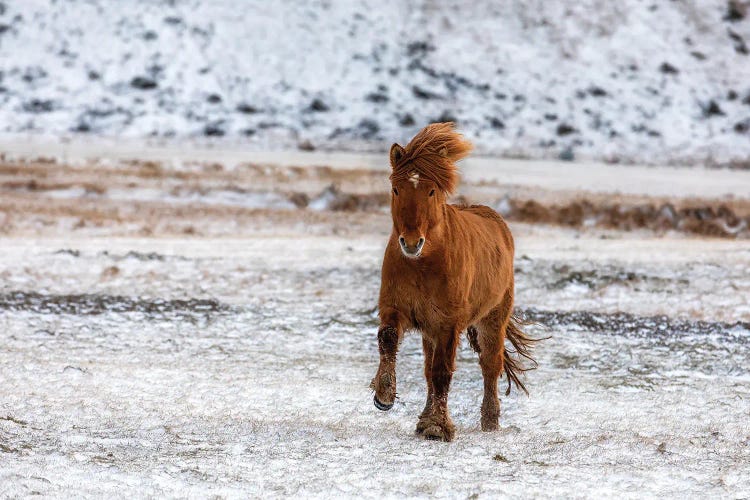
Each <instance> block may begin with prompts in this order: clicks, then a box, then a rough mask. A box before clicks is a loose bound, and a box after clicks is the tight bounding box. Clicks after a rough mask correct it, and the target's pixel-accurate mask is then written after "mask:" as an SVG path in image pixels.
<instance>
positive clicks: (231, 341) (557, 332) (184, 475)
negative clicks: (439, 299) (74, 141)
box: [0, 231, 750, 498]
mask: <svg viewBox="0 0 750 500" xmlns="http://www.w3.org/2000/svg"><path fill="white" fill-rule="evenodd" d="M519 232H520V233H521V237H520V241H519V249H520V251H521V254H522V255H523V257H522V260H521V269H522V272H521V273H519V291H518V295H519V305H520V306H521V307H524V308H538V309H543V310H545V311H552V312H555V313H558V312H562V311H565V310H579V311H584V312H585V314H586V315H590V316H591V318H590V321H589V322H588V323H585V324H584V326H582V325H581V324H579V323H578V322H577V321H575V320H571V319H569V318H566V317H565V316H560V321H561V323H559V324H555V325H554V326H553V327H551V329H549V330H541V329H535V330H533V331H534V332H535V333H536V334H538V335H548V334H551V335H552V339H551V340H548V341H546V342H544V343H543V344H542V345H541V346H540V348H539V349H538V356H539V362H540V367H539V369H538V370H537V371H534V372H531V373H530V374H529V375H528V378H527V381H528V385H529V387H530V389H531V396H530V397H529V398H527V397H525V396H519V395H518V394H516V393H513V394H512V395H511V396H510V397H503V398H502V407H503V414H502V417H501V427H502V429H501V430H500V431H499V432H497V433H491V434H488V433H483V432H481V431H480V430H479V406H480V403H481V394H482V382H481V377H480V372H479V368H478V364H477V360H476V359H475V355H474V354H473V353H472V351H471V350H470V348H469V347H468V345H466V343H464V345H463V346H462V348H461V351H460V354H459V362H458V371H457V373H456V375H455V378H454V384H453V387H452V391H451V396H450V405H451V408H452V413H453V418H454V420H455V422H456V424H457V426H458V437H457V439H456V441H455V442H454V443H451V444H444V443H436V442H426V441H424V440H422V439H421V438H420V437H417V436H415V435H414V434H413V428H414V425H415V423H416V416H417V415H418V412H419V411H420V410H421V405H422V404H423V399H424V391H425V389H424V383H423V380H422V377H421V363H422V356H421V348H420V343H419V341H418V339H417V338H416V337H409V338H407V340H406V341H405V343H404V346H403V347H402V350H401V354H400V361H399V366H398V371H399V377H400V399H399V400H398V401H397V404H396V406H395V408H394V409H393V410H391V411H390V412H388V413H382V412H379V411H378V410H376V409H375V408H374V407H373V405H372V395H371V391H370V390H369V389H368V383H369V380H370V378H371V377H372V375H373V373H374V370H375V368H376V363H377V346H376V339H375V332H376V329H377V324H376V322H375V319H374V309H373V307H374V303H375V297H376V295H377V288H378V268H379V261H380V257H381V250H382V247H383V242H382V239H381V238H373V237H366V236H365V237H360V238H357V239H351V238H338V237H308V238H289V237H262V238H253V237H247V238H242V239H221V240H196V239H187V240H185V239H158V238H157V239H88V238H82V239H64V240H59V239H42V240H31V239H27V238H19V239H15V238H9V239H6V240H5V241H4V242H3V245H4V248H3V252H2V256H1V257H0V275H2V277H3V281H2V282H3V290H2V292H0V331H1V332H2V333H1V335H2V340H1V342H2V345H3V348H2V350H0V361H1V362H0V367H1V368H0V370H1V371H2V375H1V377H2V380H3V384H2V386H0V436H2V441H0V445H2V448H1V449H0V464H1V465H0V485H1V486H0V496H9V497H16V496H26V495H30V494H33V493H34V492H38V493H41V494H43V495H53V496H61V495H62V496H64V495H66V494H70V493H73V492H75V494H76V496H95V497H102V496H133V495H135V496H163V495H166V496H180V497H183V496H189V497H196V496H198V497H203V496H208V495H219V496H226V497H246V496H262V497H274V496H284V497H286V496H289V495H302V496H320V497H324V496H325V497H330V496H352V495H357V496H364V497H380V496H386V497H395V496H401V495H407V496H416V497H420V496H421V497H427V496H430V497H433V496H438V497H468V496H472V495H476V494H479V495H480V496H487V497H493V496H496V495H498V494H500V495H508V496H519V497H529V496H567V497H570V496H581V497H582V496H586V497H594V496H601V495H605V494H607V495H608V494H612V493H616V494H617V496H624V497H627V496H631V497H638V498H643V497H644V496H657V495H658V496H668V497H681V498H684V497H698V496H706V497H727V498H738V497H742V496H743V495H746V494H747V492H748V491H750V481H749V478H750V451H749V450H750V427H749V425H748V423H749V422H750V399H749V398H750V390H749V388H750V363H749V361H750V343H749V342H748V338H749V337H748V335H750V331H749V330H748V328H750V325H748V323H747V320H748V317H749V316H750V315H749V314H748V312H747V311H746V310H745V311H744V312H743V311H739V310H737V309H734V310H731V311H726V310H724V307H725V306H724V302H723V301H724V299H723V297H722V294H721V293H717V291H716V287H717V284H716V281H714V280H710V279H707V277H706V276H705V269H706V268H711V269H712V270H716V271H718V272H720V273H726V274H727V276H725V277H724V279H723V280H722V282H721V287H720V288H721V290H722V291H726V290H733V292H732V293H734V294H743V295H744V296H745V298H747V296H748V292H749V290H750V282H749V280H748V272H747V271H748V263H749V262H750V251H748V249H747V245H740V244H738V243H736V242H725V243H720V244H717V245H716V247H715V248H713V249H706V251H705V252H704V253H702V255H701V256H697V255H694V254H688V256H681V254H680V251H681V249H682V248H684V246H687V245H689V242H677V243H675V242H671V243H668V244H664V243H663V242H660V241H655V242H651V243H650V244H649V243H645V244H641V245H640V248H639V251H638V253H637V255H631V256H630V259H628V260H627V261H626V260H623V259H622V258H621V255H620V251H619V246H620V245H619V243H620V242H614V243H612V242H609V241H606V240H604V241H603V240H598V239H584V240H581V239H576V240H572V239H567V238H566V235H565V234H560V233H555V232H553V233H547V234H544V235H530V236H524V235H523V233H524V232H523V231H519ZM553 237H554V238H555V239H556V241H557V244H556V246H557V247H558V250H556V251H552V252H550V251H549V250H548V245H549V243H548V242H549V241H550V238H553ZM566 247H567V248H566ZM583 247H586V248H590V249H592V250H594V249H595V250H596V251H595V252H592V254H593V255H592V254H586V256H585V258H582V257H581V254H580V253H579V251H578V248H583ZM665 247H666V248H665ZM655 253H659V254H660V255H663V256H664V257H662V259H661V260H660V262H659V265H658V266H656V265H655V264H654V263H653V260H652V258H651V256H652V255H653V254H655ZM729 256H731V257H729ZM561 266H567V267H568V268H569V269H568V270H562V269H559V267H561ZM550 267H551V268H552V270H550V269H549V268H550ZM587 267H595V268H597V269H608V273H610V274H611V275H613V276H619V275H622V276H625V275H626V274H627V273H631V272H632V273H635V274H637V275H638V276H643V278H638V279H636V280H628V279H627V278H620V279H617V278H614V279H611V280H603V281H601V282H596V283H595V284H594V285H592V286H591V287H589V286H587V285H585V284H581V283H576V282H575V280H568V281H567V282H565V280H566V277H568V276H569V275H570V273H571V270H583V269H585V268H587ZM733 268H736V270H735V271H732V269H733ZM561 281H563V283H561ZM657 282H658V285H656V288H658V290H651V293H652V295H650V300H651V304H644V300H649V295H648V292H647V291H645V290H644V288H645V289H649V288H650V287H654V286H655V285H654V283H657ZM80 294H85V295H80ZM661 294H666V295H672V296H674V297H673V298H672V300H674V301H675V302H677V303H679V302H684V301H688V302H691V303H692V304H693V308H694V309H693V310H692V311H691V315H695V316H696V317H697V318H700V319H701V320H703V321H705V323H702V324H701V323H696V324H695V325H694V326H688V327H686V328H685V329H683V330H681V331H678V332H675V331H670V330H669V324H668V323H667V321H668V319H667V318H659V317H656V318H654V317H653V316H652V315H653V314H655V313H661V314H664V313H666V314H670V311H669V309H670V306H669V304H668V303H666V302H662V303H661V304H660V305H658V304H655V303H654V302H657V301H658V302H660V301H661V297H660V295H661ZM599 296H605V297H606V296H615V297H616V304H617V309H618V310H620V311H624V312H631V313H632V314H633V316H632V317H631V318H628V319H627V320H626V321H625V323H624V325H623V324H622V323H620V322H616V321H614V320H613V318H611V317H610V316H607V315H606V314H604V313H606V312H607V310H609V309H610V307H609V306H608V305H607V301H606V300H602V301H600V300H598V299H597V297H599ZM719 311H722V312H721V313H719ZM719 315H720V316H722V318H723V319H725V320H729V321H732V322H734V321H737V320H739V319H743V320H744V321H745V323H744V325H735V326H729V325H726V324H717V323H716V318H715V317H716V316H719ZM677 316H679V315H677ZM682 316H685V315H684V314H683V315H682ZM688 316H690V315H688ZM592 324H593V325H595V327H593V328H592V327H591V325H592ZM586 325H587V326H586ZM598 325H600V326H598ZM592 478H596V480H592Z"/></svg>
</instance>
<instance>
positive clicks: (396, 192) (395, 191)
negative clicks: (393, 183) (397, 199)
mask: <svg viewBox="0 0 750 500" xmlns="http://www.w3.org/2000/svg"><path fill="white" fill-rule="evenodd" d="M393 194H395V195H396V196H398V189H396V188H393Z"/></svg>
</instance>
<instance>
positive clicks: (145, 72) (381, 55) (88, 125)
mask: <svg viewBox="0 0 750 500" xmlns="http://www.w3.org/2000/svg"><path fill="white" fill-rule="evenodd" d="M730 3H733V4H738V5H739V7H738V8H736V9H734V12H733V13H730V9H729V8H728V4H730ZM744 4H745V2H741V1H734V2H727V1H726V0H707V1H701V2H644V1H640V0H622V1H618V2H612V1H608V0H587V1H582V2H563V1H548V0H545V1H542V0H536V1H526V2H518V1H515V0H505V1H499V2H498V1H491V0H482V1H475V2H465V1H460V2H459V1H450V2H435V1H431V0H423V1H418V2H401V1H397V0H389V1H383V0H378V1H374V0H356V1H348V0H335V1H329V0H325V1H324V0H317V1H314V2H307V1H304V2H303V1H287V2H263V1H243V2H237V1H228V0H221V1H218V0H212V1H207V0H175V1H171V2H152V1H150V0H134V1H128V2H114V1H107V0H91V1H86V2H57V1H52V0H24V1H15V2H8V1H5V2H2V3H0V124H2V125H0V131H1V132H3V133H5V134H11V135H16V134H27V133H33V134H40V133H42V134H51V135H53V136H59V135H60V134H73V135H76V134H82V135H84V136H86V135H104V136H109V137H115V138H122V137H138V138H143V137H149V136H156V137H172V136H174V137H178V138H182V139H184V138H185V137H203V136H207V137H210V138H212V139H216V138H218V137H223V141H225V142H226V143H243V144H250V145H251V146H252V147H254V148H256V149H288V148H289V147H290V146H291V147H296V146H298V145H300V146H303V147H306V148H309V147H316V148H329V149H330V148H334V149H349V150H362V149H368V150H383V148H384V147H386V146H388V145H390V143H391V142H393V141H394V140H401V141H404V140H407V139H408V138H410V137H411V136H412V135H413V134H414V132H415V131H416V130H418V129H420V128H421V127H423V126H424V125H425V124H427V123H429V122H431V121H445V120H456V121H457V122H458V123H459V126H460V128H461V130H462V131H464V132H466V133H467V135H468V136H469V137H470V138H471V139H473V140H474V141H475V142H476V143H477V145H478V147H479V151H480V152H483V153H485V154H487V153H492V154H496V155H498V154H502V155H511V156H521V157H536V158H541V157H544V158H557V157H558V156H560V157H562V158H572V157H575V158H577V159H582V158H585V159H596V160H605V161H626V162H638V163H649V164H665V163H701V162H709V163H720V164H727V163H734V164H736V165H739V166H745V167H746V166H747V162H748V156H749V155H750V84H748V82H750V63H749V61H750V59H748V58H749V57H750V55H748V43H750V16H748V15H746V14H743V9H742V8H741V7H742V5H744ZM743 16H744V17H743Z"/></svg>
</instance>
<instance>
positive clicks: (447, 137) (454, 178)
mask: <svg viewBox="0 0 750 500" xmlns="http://www.w3.org/2000/svg"><path fill="white" fill-rule="evenodd" d="M472 147H473V146H472V144H471V143H470V142H469V141H467V140H466V139H464V137H463V136H462V135H461V134H459V133H458V132H456V131H455V129H454V127H453V123H452V122H446V123H433V124H431V125H428V126H426V127H425V128H423V129H422V130H421V131H420V132H419V133H418V134H417V135H415V136H414V138H413V139H412V140H411V142H409V144H407V145H406V147H405V148H404V154H403V156H402V157H401V158H400V160H399V161H398V163H397V164H396V165H393V173H392V174H391V181H401V180H408V179H409V178H410V177H411V176H412V175H413V173H414V172H416V173H417V174H419V176H420V177H423V178H425V179H429V180H431V181H432V182H434V183H435V184H436V185H437V186H438V189H440V190H441V191H444V192H445V193H446V194H451V193H453V191H454V190H455V189H456V187H457V186H458V168H457V167H456V162H457V161H458V160H460V159H462V158H464V157H466V155H468V154H469V152H470V151H471V149H472Z"/></svg>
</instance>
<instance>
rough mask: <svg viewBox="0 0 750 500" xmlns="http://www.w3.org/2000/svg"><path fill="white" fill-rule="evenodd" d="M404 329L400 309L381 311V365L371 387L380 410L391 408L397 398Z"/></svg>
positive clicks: (379, 342) (379, 338) (379, 345)
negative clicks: (397, 363) (400, 348)
mask: <svg viewBox="0 0 750 500" xmlns="http://www.w3.org/2000/svg"><path fill="white" fill-rule="evenodd" d="M403 331H404V325H403V321H402V318H401V315H400V314H399V313H398V311H396V310H393V309H391V310H385V311H381V312H380V328H379V329H378V351H379V352H380V365H379V366H378V373H377V374H376V375H375V378H374V379H372V383H371V384H370V387H372V389H374V390H375V396H374V397H373V403H375V407H376V408H377V409H378V410H383V411H388V410H390V409H391V408H393V402H394V401H395V399H396V354H397V353H398V344H399V341H400V340H401V337H402V335H403Z"/></svg>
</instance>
